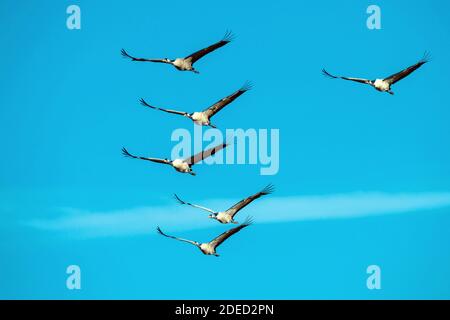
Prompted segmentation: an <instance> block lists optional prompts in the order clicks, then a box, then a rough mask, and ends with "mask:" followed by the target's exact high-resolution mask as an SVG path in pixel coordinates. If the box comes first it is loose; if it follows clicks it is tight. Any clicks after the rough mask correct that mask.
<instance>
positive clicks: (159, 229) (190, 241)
mask: <svg viewBox="0 0 450 320" xmlns="http://www.w3.org/2000/svg"><path fill="white" fill-rule="evenodd" d="M156 231H158V233H159V234H160V235H163V236H164V237H167V238H171V239H175V240H178V241H183V242H187V243H190V244H193V245H194V246H196V247H198V246H199V245H200V243H198V242H196V241H192V240H187V239H183V238H178V237H174V236H169V235H168V234H165V233H164V232H162V230H161V228H160V227H157V228H156Z"/></svg>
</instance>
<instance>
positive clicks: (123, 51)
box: [120, 48, 132, 59]
mask: <svg viewBox="0 0 450 320" xmlns="http://www.w3.org/2000/svg"><path fill="white" fill-rule="evenodd" d="M120 54H121V55H122V57H124V58H130V59H132V57H131V56H130V55H129V54H128V53H127V52H126V51H125V49H123V48H122V50H120Z"/></svg>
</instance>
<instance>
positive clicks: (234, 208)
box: [227, 184, 274, 217]
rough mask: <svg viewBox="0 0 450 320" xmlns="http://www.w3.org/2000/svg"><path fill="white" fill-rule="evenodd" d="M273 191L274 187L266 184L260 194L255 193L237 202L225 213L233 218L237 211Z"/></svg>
mask: <svg viewBox="0 0 450 320" xmlns="http://www.w3.org/2000/svg"><path fill="white" fill-rule="evenodd" d="M273 191H274V186H273V185H272V184H268V185H267V186H266V187H265V188H264V189H262V190H261V191H260V192H258V193H255V194H254V195H252V196H250V197H248V198H246V199H244V200H241V201H239V202H238V203H236V204H235V205H234V206H232V207H231V208H230V209H228V210H227V211H228V212H230V214H231V216H232V217H234V215H235V214H236V213H238V211H239V210H241V209H242V208H244V207H245V206H247V205H249V204H250V203H251V202H252V201H253V200H255V199H258V198H259V197H262V196H265V195H267V194H271V193H272V192H273Z"/></svg>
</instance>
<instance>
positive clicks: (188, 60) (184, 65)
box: [121, 31, 233, 73]
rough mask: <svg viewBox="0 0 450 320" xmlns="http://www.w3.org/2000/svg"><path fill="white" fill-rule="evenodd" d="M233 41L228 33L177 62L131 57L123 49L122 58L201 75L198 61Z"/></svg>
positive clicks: (231, 35)
mask: <svg viewBox="0 0 450 320" xmlns="http://www.w3.org/2000/svg"><path fill="white" fill-rule="evenodd" d="M232 40H233V34H232V33H231V32H230V31H227V32H226V33H225V35H224V37H223V38H222V40H220V41H218V42H216V43H214V44H212V45H210V46H209V47H206V48H203V49H201V50H198V51H196V52H194V53H192V54H190V55H188V56H187V57H185V58H176V59H175V60H171V59H168V58H164V59H145V58H136V57H133V56H131V55H129V54H128V53H127V52H126V51H125V49H122V51H121V53H122V56H123V57H125V58H129V59H131V60H132V61H140V62H159V63H167V64H171V65H173V66H174V67H175V68H177V69H178V70H180V71H192V72H194V73H199V72H198V71H197V70H195V69H194V67H193V65H194V63H195V62H197V60H199V59H201V58H203V56H205V55H207V54H208V53H210V52H213V51H214V50H216V49H218V48H220V47H223V46H224V45H226V44H227V43H229V42H231V41H232Z"/></svg>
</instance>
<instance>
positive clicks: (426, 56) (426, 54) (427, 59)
mask: <svg viewBox="0 0 450 320" xmlns="http://www.w3.org/2000/svg"><path fill="white" fill-rule="evenodd" d="M430 61H431V54H430V52H429V51H425V52H424V53H423V57H422V59H420V61H419V63H421V64H424V63H427V62H430Z"/></svg>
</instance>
